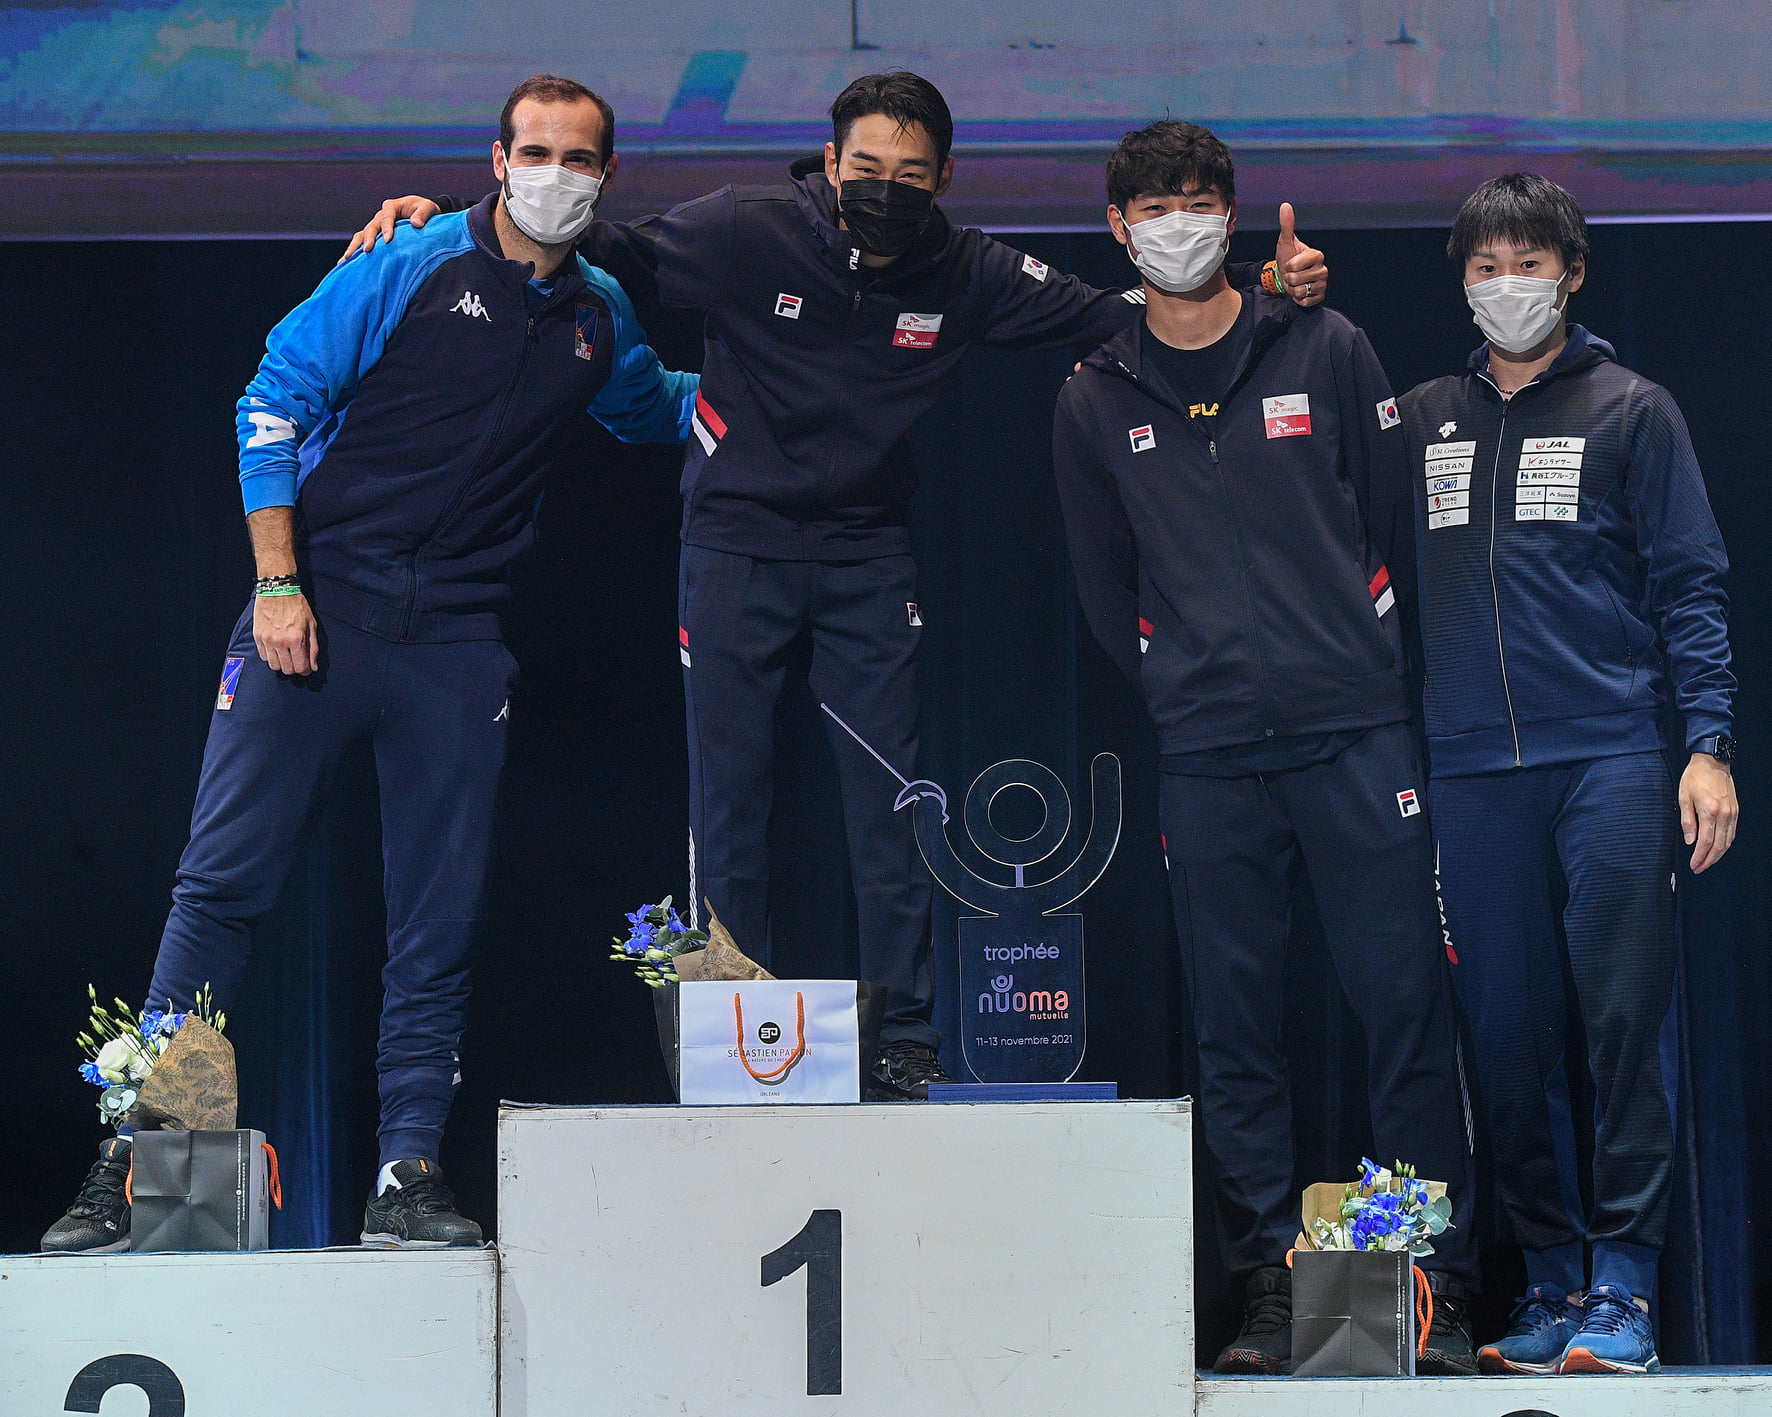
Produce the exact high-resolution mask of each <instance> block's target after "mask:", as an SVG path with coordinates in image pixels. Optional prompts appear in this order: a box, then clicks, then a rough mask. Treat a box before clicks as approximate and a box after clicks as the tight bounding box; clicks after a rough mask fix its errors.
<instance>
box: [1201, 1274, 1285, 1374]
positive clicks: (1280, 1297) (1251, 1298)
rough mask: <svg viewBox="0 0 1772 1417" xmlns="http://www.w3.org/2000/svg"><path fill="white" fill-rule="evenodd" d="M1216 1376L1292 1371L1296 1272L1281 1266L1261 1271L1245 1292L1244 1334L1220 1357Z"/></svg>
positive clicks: (1253, 1277)
mask: <svg viewBox="0 0 1772 1417" xmlns="http://www.w3.org/2000/svg"><path fill="white" fill-rule="evenodd" d="M1212 1371H1213V1372H1215V1373H1260V1374H1263V1375H1266V1376H1270V1377H1272V1376H1278V1375H1280V1374H1282V1373H1289V1372H1291V1371H1292V1271H1291V1270H1289V1269H1286V1268H1285V1267H1283V1266H1281V1265H1270V1266H1268V1267H1267V1268H1266V1269H1258V1270H1256V1271H1255V1273H1254V1274H1252V1275H1250V1276H1249V1283H1248V1285H1247V1286H1246V1287H1245V1288H1244V1290H1243V1331H1242V1332H1241V1333H1239V1334H1238V1335H1237V1336H1236V1337H1235V1338H1234V1339H1232V1340H1231V1343H1230V1346H1229V1347H1227V1348H1226V1349H1225V1350H1224V1352H1222V1353H1220V1354H1219V1355H1218V1361H1217V1362H1216V1363H1214V1364H1213V1365H1212Z"/></svg>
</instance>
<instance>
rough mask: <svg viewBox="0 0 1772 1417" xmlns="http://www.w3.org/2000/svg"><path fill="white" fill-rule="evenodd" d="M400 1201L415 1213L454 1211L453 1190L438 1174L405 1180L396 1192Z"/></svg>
mask: <svg viewBox="0 0 1772 1417" xmlns="http://www.w3.org/2000/svg"><path fill="white" fill-rule="evenodd" d="M398 1195H399V1198H400V1203H401V1204H402V1205H404V1206H405V1207H406V1208H407V1209H408V1210H410V1211H412V1212H413V1213H414V1214H416V1215H443V1214H453V1213H455V1192H454V1191H452V1190H450V1189H449V1187H448V1186H446V1185H445V1184H444V1183H443V1180H442V1178H441V1177H439V1176H421V1177H420V1178H419V1179H418V1180H416V1181H407V1182H406V1183H405V1184H404V1185H402V1186H401V1187H400V1189H399V1192H398Z"/></svg>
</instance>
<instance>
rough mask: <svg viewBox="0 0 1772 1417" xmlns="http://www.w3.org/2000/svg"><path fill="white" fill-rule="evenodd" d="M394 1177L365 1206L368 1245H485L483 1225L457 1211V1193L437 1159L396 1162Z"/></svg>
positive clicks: (364, 1237)
mask: <svg viewBox="0 0 1772 1417" xmlns="http://www.w3.org/2000/svg"><path fill="white" fill-rule="evenodd" d="M392 1175H393V1179H392V1180H391V1181H389V1182H388V1188H387V1190H385V1191H383V1192H382V1193H381V1194H380V1195H379V1196H373V1197H371V1198H370V1201H369V1204H368V1205H367V1206H366V1207H365V1208H364V1210H363V1234H362V1236H361V1239H362V1242H363V1243H364V1244H365V1245H394V1246H397V1247H399V1248H400V1249H403V1250H433V1249H440V1248H442V1247H443V1246H445V1245H478V1244H479V1243H480V1227H479V1226H478V1225H476V1224H474V1222H473V1221H471V1220H468V1219H466V1218H465V1217H464V1216H462V1215H461V1214H460V1213H459V1212H458V1211H457V1210H456V1208H455V1192H453V1191H452V1190H450V1189H449V1187H448V1186H447V1185H445V1184H444V1181H443V1169H442V1168H441V1167H440V1166H438V1165H437V1163H436V1162H435V1161H396V1162H395V1163H394V1166H393V1172H392Z"/></svg>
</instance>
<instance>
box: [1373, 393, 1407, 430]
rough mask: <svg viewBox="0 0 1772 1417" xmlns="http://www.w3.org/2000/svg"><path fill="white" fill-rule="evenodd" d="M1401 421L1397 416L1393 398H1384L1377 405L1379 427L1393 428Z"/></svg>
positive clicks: (1395, 402)
mask: <svg viewBox="0 0 1772 1417" xmlns="http://www.w3.org/2000/svg"><path fill="white" fill-rule="evenodd" d="M1402 421H1403V420H1402V419H1401V418H1399V417H1397V401H1396V400H1395V399H1386V400H1385V401H1384V402H1383V403H1381V404H1379V405H1378V426H1379V427H1380V428H1395V427H1396V426H1397V425H1398V424H1399V423H1401V422H1402Z"/></svg>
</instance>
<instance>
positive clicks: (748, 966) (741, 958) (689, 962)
mask: <svg viewBox="0 0 1772 1417" xmlns="http://www.w3.org/2000/svg"><path fill="white" fill-rule="evenodd" d="M671 963H672V964H674V965H675V966H676V969H677V978H678V979H680V980H681V981H682V982H683V983H685V984H703V983H709V982H712V983H720V982H722V981H725V980H729V979H773V978H775V976H774V975H773V974H771V973H770V972H769V971H768V970H767V969H765V968H763V966H762V965H760V964H758V963H757V962H756V961H755V960H754V959H752V958H750V957H749V956H748V955H746V954H745V952H744V951H743V950H741V949H740V948H739V947H738V945H737V944H736V943H735V942H734V941H733V938H732V935H731V933H730V932H729V931H728V930H727V929H726V927H725V926H724V925H722V924H721V923H720V919H719V917H718V916H717V915H715V914H714V910H713V907H712V906H709V907H708V943H707V946H706V948H705V949H699V950H696V951H694V952H693V953H690V954H680V955H675V956H673V957H672V960H671ZM150 1076H151V1075H150Z"/></svg>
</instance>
